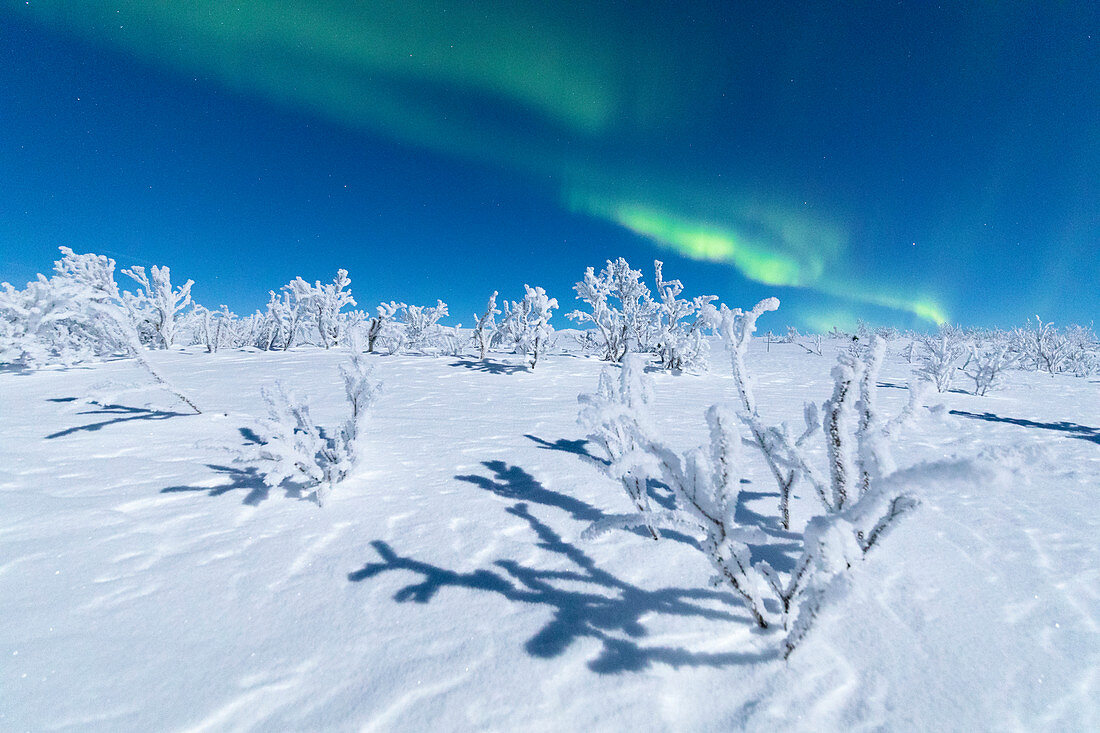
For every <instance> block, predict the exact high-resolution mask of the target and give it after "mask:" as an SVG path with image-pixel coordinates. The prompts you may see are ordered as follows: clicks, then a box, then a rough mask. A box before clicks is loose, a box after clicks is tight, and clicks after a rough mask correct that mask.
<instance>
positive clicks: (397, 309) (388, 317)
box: [367, 300, 408, 354]
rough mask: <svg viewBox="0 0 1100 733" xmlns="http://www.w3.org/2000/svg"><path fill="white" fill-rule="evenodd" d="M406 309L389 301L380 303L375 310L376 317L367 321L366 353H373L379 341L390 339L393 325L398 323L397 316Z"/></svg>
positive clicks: (402, 305)
mask: <svg viewBox="0 0 1100 733" xmlns="http://www.w3.org/2000/svg"><path fill="white" fill-rule="evenodd" d="M406 308H408V306H407V305H405V304H404V303H397V302H395V301H392V300H391V301H390V302H389V303H382V304H381V305H379V306H378V307H377V308H375V313H376V315H375V316H374V317H373V318H371V319H370V320H369V321H367V353H368V354H370V353H374V347H375V344H376V343H377V342H378V340H379V339H382V341H385V340H386V339H387V338H391V337H392V335H393V331H394V324H395V323H397V321H398V314H399V313H402V312H404V310H405V309H406Z"/></svg>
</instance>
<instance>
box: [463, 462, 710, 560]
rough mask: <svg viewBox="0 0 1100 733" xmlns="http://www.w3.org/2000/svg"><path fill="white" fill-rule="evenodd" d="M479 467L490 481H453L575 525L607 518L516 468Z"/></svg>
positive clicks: (678, 536)
mask: <svg viewBox="0 0 1100 733" xmlns="http://www.w3.org/2000/svg"><path fill="white" fill-rule="evenodd" d="M481 465H483V466H485V467H486V468H487V469H489V470H490V471H492V472H493V474H494V476H493V477H492V478H490V477H488V476H479V475H477V474H466V475H458V476H455V478H456V479H458V480H459V481H466V482H467V483H471V484H473V485H474V486H477V487H479V488H482V489H485V490H486V491H490V492H492V493H494V494H496V495H497V496H500V497H502V498H505V499H515V500H517V501H528V502H534V503H536V504H542V505H544V506H552V507H557V508H558V509H561V510H563V511H566V512H569V515H570V516H571V517H572V518H573V519H576V520H577V521H579V522H588V523H592V522H598V521H600V520H601V519H606V518H607V515H606V514H604V513H603V512H602V511H600V510H599V509H597V508H596V507H594V506H592V505H591V504H589V503H588V502H585V501H581V500H580V499H577V498H576V497H573V496H569V495H568V494H563V493H561V492H559V491H552V490H550V489H547V488H546V487H545V486H543V485H542V484H541V483H540V482H539V480H538V479H536V478H535V477H534V476H532V475H531V474H530V473H528V472H527V471H525V470H523V469H522V468H521V467H519V466H514V465H509V464H507V463H505V462H504V461H482V463H481ZM653 483H654V482H652V481H651V482H650V484H651V485H652V484H653ZM650 495H651V496H652V497H653V498H654V501H656V502H657V503H658V504H660V505H661V506H662V507H664V508H666V509H669V508H672V507H670V506H668V501H669V500H670V497H667V496H662V495H660V494H655V493H654V491H653V488H652V486H651V488H650ZM628 531H630V532H632V533H633V534H636V535H638V536H639V537H646V538H650V539H651V538H652V536H651V535H650V534H649V532H648V531H647V530H645V529H634V530H628ZM661 536H662V537H666V538H668V539H670V540H674V541H676V542H682V543H684V544H687V545H691V546H692V547H699V542H698V540H696V539H695V538H694V537H691V536H690V535H686V534H684V533H682V532H677V531H675V530H662V531H661Z"/></svg>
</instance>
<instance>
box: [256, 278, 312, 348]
mask: <svg viewBox="0 0 1100 733" xmlns="http://www.w3.org/2000/svg"><path fill="white" fill-rule="evenodd" d="M298 306H299V304H298V303H297V302H296V301H295V300H294V296H293V294H292V293H291V292H290V290H288V289H286V288H284V289H283V290H282V292H281V294H279V295H276V294H275V291H274V290H270V291H268V300H267V310H266V311H265V312H264V314H263V329H262V332H263V336H262V338H261V340H260V342H259V343H258V346H259V347H260V348H262V349H263V350H264V351H271V350H272V349H275V348H277V347H281V348H282V350H283V351H286V350H287V349H289V348H290V347H291V346H293V345H294V340H295V337H296V336H297V334H298V328H299V324H300V323H301V321H302V317H303V315H304V312H303V310H302V309H301V308H299V307H298Z"/></svg>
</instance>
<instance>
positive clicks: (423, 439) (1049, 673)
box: [0, 343, 1100, 731]
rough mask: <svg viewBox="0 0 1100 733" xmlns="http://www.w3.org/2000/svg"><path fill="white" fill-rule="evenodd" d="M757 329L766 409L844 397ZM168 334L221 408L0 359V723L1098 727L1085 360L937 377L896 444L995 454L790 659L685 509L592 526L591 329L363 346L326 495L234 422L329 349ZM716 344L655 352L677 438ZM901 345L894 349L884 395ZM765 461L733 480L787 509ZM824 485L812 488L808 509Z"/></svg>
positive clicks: (781, 415)
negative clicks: (588, 435)
mask: <svg viewBox="0 0 1100 733" xmlns="http://www.w3.org/2000/svg"><path fill="white" fill-rule="evenodd" d="M749 356H750V359H749V366H750V368H751V369H752V371H753V373H754V375H755V376H756V380H757V396H758V399H759V401H760V411H761V413H762V414H763V416H764V417H765V419H767V420H769V421H771V422H776V421H778V420H781V419H785V420H791V421H792V422H795V423H796V424H800V416H801V408H802V403H803V401H804V400H816V401H821V400H823V399H825V398H826V397H828V395H829V392H830V390H831V380H830V378H829V374H828V373H829V369H830V368H831V366H832V364H833V359H832V356H833V355H832V354H831V353H830V352H829V347H827V348H826V355H825V356H824V357H820V356H814V355H811V354H808V353H806V352H805V351H803V350H801V349H800V348H799V347H797V346H795V345H788V344H772V345H771V347H770V350H768V351H766V350H765V346H764V345H763V344H760V343H756V344H754V345H753V350H752V351H751V352H750V355H749ZM150 358H151V360H153V361H154V362H155V364H156V365H157V366H158V368H160V369H161V370H162V371H163V372H164V373H165V374H166V375H167V376H169V377H170V378H171V380H172V381H173V382H174V383H175V385H176V386H177V387H178V388H180V389H181V390H182V391H183V392H185V393H187V394H188V395H190V396H192V397H193V398H194V399H195V400H196V402H198V403H199V404H200V406H202V407H203V408H204V414H202V415H192V414H187V413H188V411H187V409H186V408H185V407H183V406H182V405H180V404H179V403H176V402H174V401H173V398H172V397H171V395H169V394H168V393H166V392H164V391H160V390H157V389H154V388H150V389H149V390H147V391H145V392H140V393H128V394H125V395H123V396H120V397H119V398H118V400H117V403H112V402H111V401H109V400H104V402H105V404H90V403H88V402H87V401H84V398H85V397H86V396H87V395H89V394H92V393H93V392H97V391H102V384H103V383H104V382H111V381H113V382H115V383H122V384H126V383H133V382H142V381H144V380H146V377H145V376H144V373H143V372H142V371H140V370H139V369H137V368H136V367H135V366H134V364H133V363H132V362H131V361H116V362H111V363H106V364H100V365H95V366H89V367H81V368H73V369H68V370H62V369H48V370H43V371H39V372H35V373H13V372H6V373H0V659H2V660H3V661H2V663H0V729H3V730H13V731H15V730H23V729H28V730H55V729H80V730H110V731H115V730H141V731H148V730H165V729H172V730H175V729H192V728H194V729H202V730H222V729H233V730H239V729H262V730H330V729H337V730H344V729H364V730H416V731H419V730H428V729H434V730H627V729H635V730H730V729H738V728H749V729H754V730H775V729H805V730H852V729H855V730H862V729H878V728H887V729H899V730H911V729H924V730H987V729H989V730H1005V729H1009V730H1011V729H1021V730H1044V729H1046V730H1097V729H1100V680H1098V669H1100V383H1098V380H1096V379H1095V378H1092V379H1091V380H1089V379H1077V378H1073V377H1070V376H1057V377H1053V378H1052V377H1050V376H1048V375H1041V374H1036V373H1023V372H1013V373H1011V374H1009V376H1008V382H1007V385H1006V386H1005V387H1004V388H1002V389H1000V390H998V391H995V392H991V393H990V394H989V395H988V396H985V397H975V396H972V395H969V394H963V393H959V392H951V393H947V394H944V395H939V396H937V397H936V399H937V400H939V399H942V401H943V402H944V404H945V405H946V407H947V408H948V410H949V411H950V413H949V414H948V415H947V416H946V417H945V418H943V419H936V418H935V416H934V415H932V414H931V413H929V414H927V415H926V416H925V417H923V418H922V419H921V420H920V421H919V422H918V423H917V424H916V425H915V426H913V427H912V428H911V429H909V430H908V431H907V432H905V433H904V434H903V435H902V437H901V439H900V441H899V443H898V444H897V446H896V448H895V457H896V458H897V460H898V462H899V464H901V465H902V466H908V465H912V464H915V463H918V462H921V461H930V460H936V459H941V458H944V457H946V456H953V455H954V456H961V457H970V456H981V457H983V458H984V459H985V460H986V461H990V462H992V463H994V464H996V465H998V466H999V467H1001V468H1003V469H1004V478H1003V480H1000V481H985V482H982V483H981V484H959V483H952V484H949V485H947V484H937V483H928V484H926V485H923V486H921V487H920V488H919V489H918V491H917V493H918V495H919V498H920V499H921V502H922V503H921V506H920V508H919V509H918V510H917V511H916V512H914V513H913V514H911V515H909V516H907V517H906V518H905V519H904V520H903V521H902V522H901V523H900V524H899V526H898V527H897V529H896V530H895V531H894V532H892V533H891V534H890V535H889V536H888V537H887V538H886V539H885V540H884V541H883V543H882V544H881V546H879V547H876V548H875V549H873V550H872V551H871V552H870V553H869V554H868V556H867V558H866V560H865V561H864V562H863V563H860V564H858V565H857V566H856V567H854V568H853V570H852V571H851V574H850V581H851V582H850V591H849V592H848V594H847V595H846V596H845V597H843V598H842V599H840V600H839V601H836V602H834V603H833V604H832V605H830V606H828V607H827V609H826V611H825V613H824V614H823V615H822V616H821V617H820V618H819V619H818V621H817V622H816V624H815V626H814V627H813V629H812V630H811V631H810V634H809V636H808V637H807V638H806V640H805V641H804V642H803V643H802V645H801V646H799V647H798V649H796V651H795V652H794V654H793V655H792V656H791V658H790V659H789V660H788V661H784V660H783V659H782V658H781V655H780V654H779V653H778V652H777V649H778V637H777V636H776V635H775V634H769V633H761V632H758V631H756V630H755V629H754V628H753V626H752V625H751V623H750V620H749V617H748V614H747V613H746V611H745V609H744V608H743V607H742V605H741V604H740V603H738V602H737V600H736V599H735V598H734V597H733V596H732V594H730V593H729V592H728V591H726V590H724V589H715V588H712V587H710V586H709V585H708V578H709V577H710V574H711V568H710V565H709V563H708V562H707V560H706V558H705V557H704V556H703V555H702V554H701V553H700V552H699V551H698V550H697V549H696V548H695V547H694V546H693V544H692V541H691V538H689V537H684V536H677V535H672V536H670V537H666V538H665V539H663V540H661V541H660V542H653V541H652V540H649V539H646V538H645V537H643V536H640V535H638V534H631V533H626V532H618V533H612V534H609V535H607V536H605V537H602V538H600V539H598V540H595V541H591V542H584V541H582V540H581V539H580V537H579V536H580V533H581V531H582V530H583V529H584V528H585V527H586V526H588V524H590V523H591V522H592V521H593V520H595V519H599V518H601V517H602V516H604V515H606V514H609V513H616V512H624V511H629V509H630V506H629V503H628V500H627V498H626V497H625V495H623V493H622V491H621V489H620V488H619V487H618V486H617V485H616V484H615V483H614V482H612V481H611V480H610V479H608V478H606V477H605V476H604V475H602V474H601V473H600V472H599V471H598V469H597V467H596V466H594V465H592V463H591V462H590V461H586V460H584V459H583V457H582V454H583V453H584V452H585V448H586V446H585V444H584V442H583V434H582V431H581V429H580V428H579V427H578V426H577V423H576V415H577V401H576V397H577V395H578V394H579V393H581V392H590V391H592V390H594V389H595V386H596V381H597V377H598V374H599V371H600V370H601V369H602V368H604V365H603V364H602V363H601V362H599V361H597V360H595V359H590V358H582V357H577V356H569V355H557V356H550V357H547V358H546V359H545V361H540V362H539V364H538V368H537V370H535V371H534V372H530V371H527V370H525V369H524V368H523V367H522V366H518V364H519V363H520V362H519V358H518V357H512V356H502V355H499V354H495V355H493V359H492V361H491V362H490V363H487V364H486V363H480V362H477V361H475V360H474V359H472V358H459V357H413V356H396V357H389V356H377V357H373V356H372V357H371V359H372V361H373V362H374V363H375V364H376V374H377V376H378V377H379V378H381V380H382V381H383V382H384V385H385V394H384V396H383V397H382V399H381V400H380V402H379V404H378V406H377V408H376V415H375V417H374V418H373V420H372V421H371V423H370V431H369V434H368V435H367V442H366V445H367V446H368V451H369V456H368V459H367V465H366V466H365V467H364V468H363V470H361V471H360V472H358V473H356V474H355V475H354V476H353V477H352V478H351V479H349V480H348V481H346V482H345V483H343V484H341V485H338V486H337V488H336V490H335V491H334V492H333V494H332V495H331V497H330V498H329V499H328V501H327V503H326V504H325V506H324V507H323V508H321V507H318V506H317V505H316V504H315V503H313V502H311V501H308V500H306V499H305V498H304V497H302V496H298V495H297V494H296V492H294V491H293V490H290V491H288V490H286V489H279V490H267V489H265V488H264V487H263V485H262V483H261V482H260V480H259V478H258V476H257V474H256V472H255V469H254V468H251V467H249V466H247V465H242V464H238V463H234V462H233V451H235V450H236V449H237V448H238V447H239V446H241V445H242V444H243V443H245V442H246V440H247V433H242V430H241V429H242V428H246V427H247V425H248V419H247V416H249V415H254V416H259V415H262V414H263V404H262V401H261V399H260V391H259V390H260V387H261V386H262V385H264V384H268V383H271V382H273V381H274V380H276V379H279V380H282V381H284V382H285V383H286V384H287V385H288V386H290V387H292V388H293V389H294V390H296V391H297V392H298V393H299V394H306V395H309V396H310V398H311V404H312V405H313V408H312V409H313V415H314V417H315V419H316V420H317V421H318V422H319V423H321V424H329V425H333V426H335V425H336V424H337V422H338V420H340V419H342V410H343V389H342V386H341V384H340V381H339V380H340V378H339V375H338V372H337V365H338V364H339V362H340V361H341V360H342V359H343V358H344V356H343V354H341V353H340V352H338V351H331V352H324V351H320V350H317V349H304V350H295V351H291V352H288V353H250V352H223V353H218V354H212V355H211V354H206V353H202V352H199V351H194V350H190V351H177V352H172V353H165V352H160V353H153V354H151V355H150ZM712 361H713V369H712V373H711V374H709V375H706V376H692V375H680V376H674V375H668V374H663V373H655V374H654V375H653V377H654V379H655V381H656V387H657V397H656V410H655V413H654V414H655V416H656V421H657V423H658V424H659V426H660V427H661V428H662V430H663V431H664V433H665V435H666V436H667V437H668V439H669V441H670V442H671V443H673V444H674V445H675V446H677V447H683V448H686V447H689V446H690V445H693V444H695V443H698V442H700V441H701V440H702V439H703V437H704V435H705V431H706V427H705V423H704V422H703V419H702V416H703V411H704V409H705V408H706V407H707V406H708V405H710V404H711V403H713V402H717V401H724V400H731V399H732V398H733V397H734V393H733V386H732V384H731V379H730V377H729V376H728V375H729V370H728V365H727V363H726V362H725V361H724V359H723V358H722V356H721V355H719V354H715V356H714V358H713V359H712ZM909 369H910V367H909V365H908V364H906V363H904V361H903V360H901V359H900V357H899V356H898V355H897V354H896V353H892V354H891V355H890V357H889V358H888V362H887V365H886V367H885V368H884V371H883V373H882V376H881V384H882V387H881V389H880V390H879V393H880V400H881V403H882V405H883V407H884V409H885V411H886V412H888V413H892V412H894V411H896V410H897V409H898V408H899V407H900V406H901V405H902V404H903V403H904V401H905V399H906V392H905V391H904V390H903V389H899V388H897V387H901V386H904V384H905V382H906V381H907V380H908V373H909ZM960 386H962V385H960ZM816 457H817V458H818V459H820V457H821V451H820V449H819V450H818V453H817V456H816ZM752 475H753V476H754V477H756V480H755V481H754V485H750V486H747V487H746V491H743V492H742V498H743V499H746V504H745V506H744V507H743V511H745V512H752V511H756V512H759V513H761V514H766V513H769V514H770V513H774V511H775V502H776V498H775V486H774V484H771V483H769V479H768V477H767V475H766V473H765V472H764V471H763V469H762V467H756V470H754V471H753V472H752ZM815 511H816V505H815V504H814V503H813V501H812V497H809V496H802V497H801V498H798V499H796V500H795V502H794V516H795V522H794V525H795V526H801V524H800V522H802V523H804V521H805V519H806V517H808V516H809V515H810V514H811V513H813V512H815Z"/></svg>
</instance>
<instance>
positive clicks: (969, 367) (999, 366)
mask: <svg viewBox="0 0 1100 733" xmlns="http://www.w3.org/2000/svg"><path fill="white" fill-rule="evenodd" d="M1016 358H1017V355H1016V354H1015V353H1013V352H1012V351H1010V345H1009V344H1007V343H1001V344H991V345H989V346H987V347H985V348H982V349H978V348H977V347H971V350H970V356H969V358H968V359H967V360H966V365H965V366H964V367H963V374H965V375H966V376H968V377H970V378H971V379H973V380H974V394H976V395H978V396H982V395H984V394H985V393H986V392H988V391H989V390H990V389H992V388H994V387H996V386H998V385H999V384H1000V382H1001V378H1002V377H1003V376H1004V372H1005V370H1006V369H1009V368H1011V367H1012V366H1013V364H1015V363H1016Z"/></svg>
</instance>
